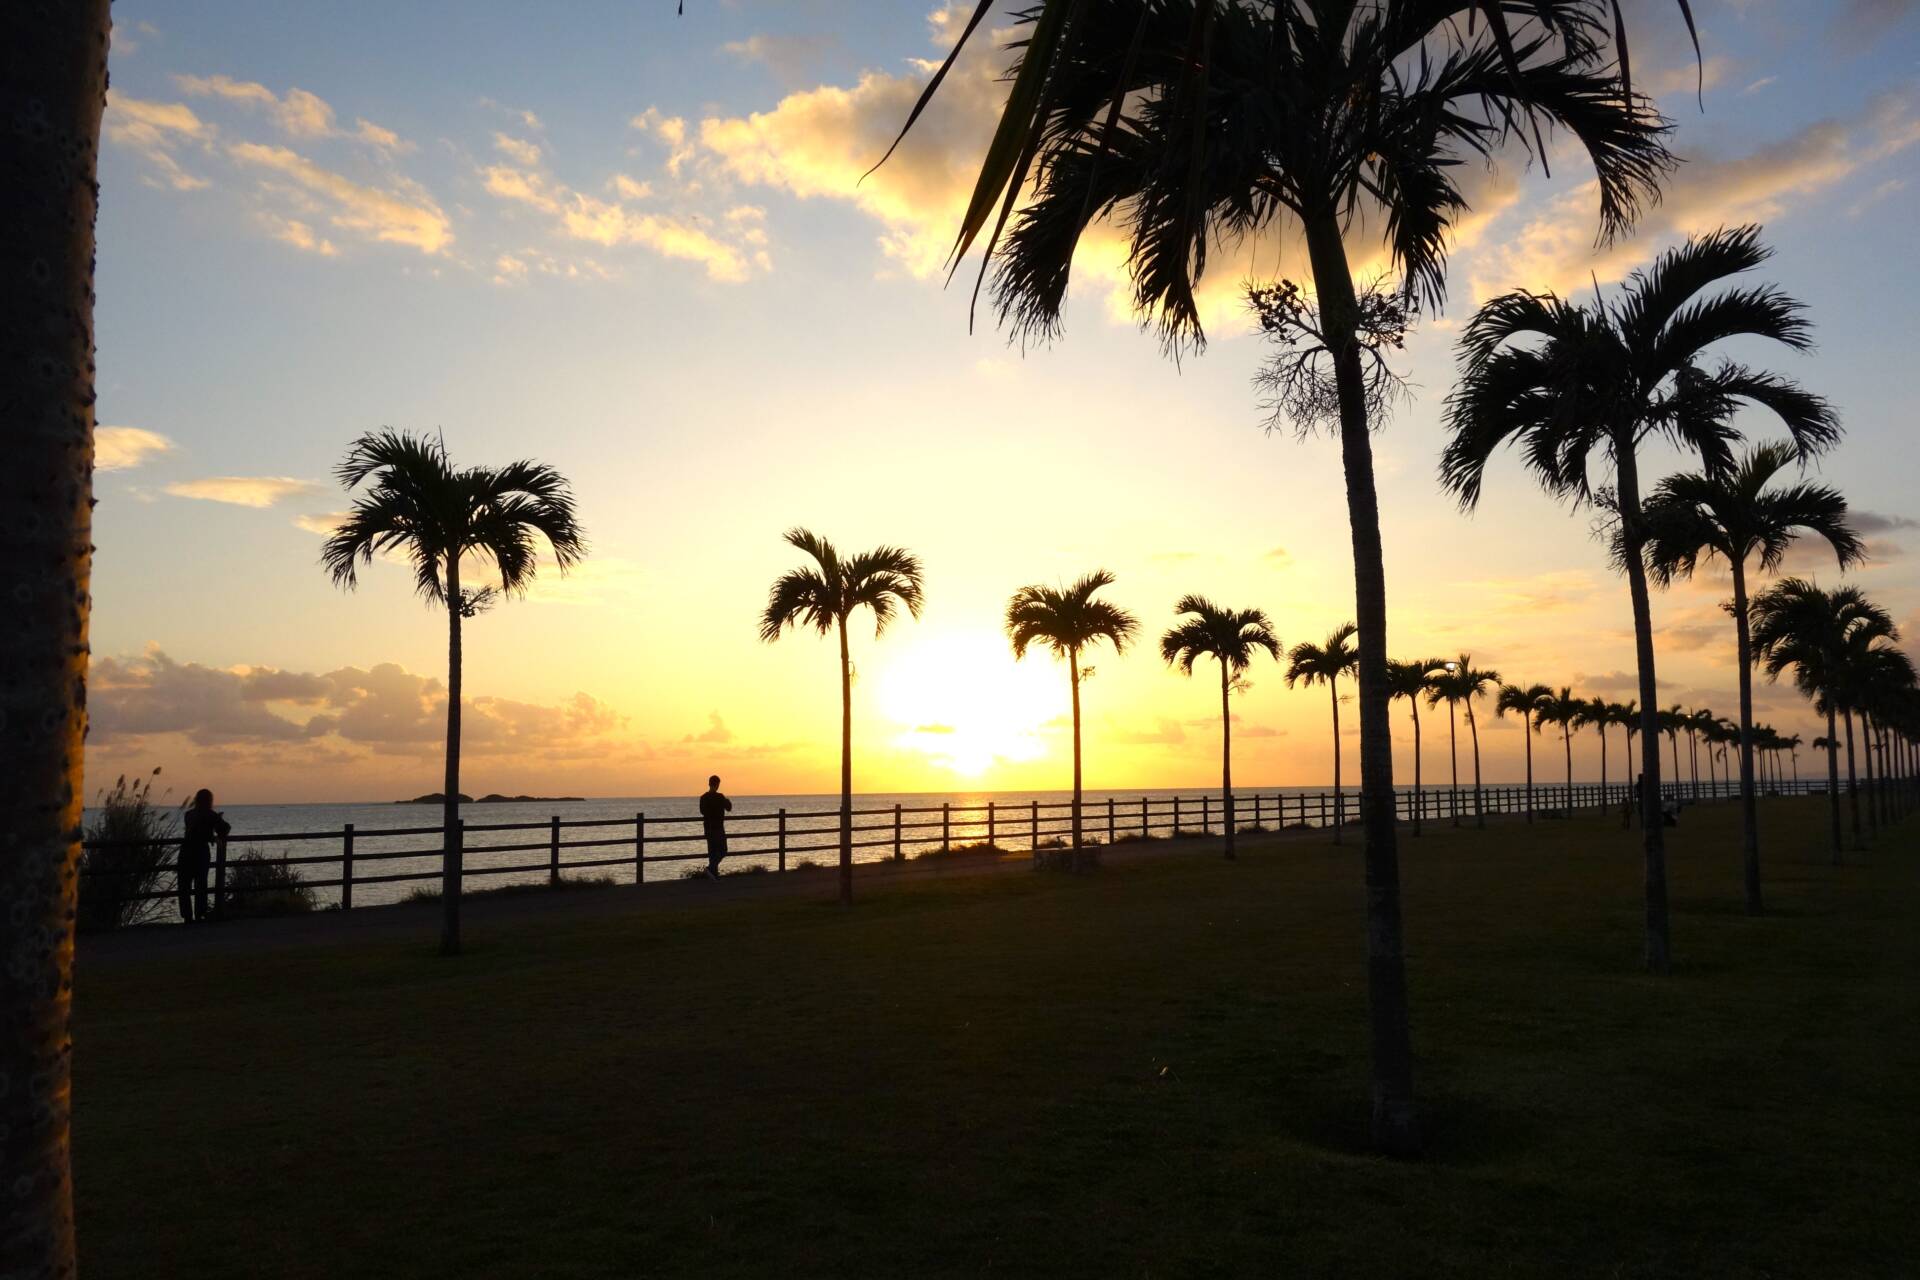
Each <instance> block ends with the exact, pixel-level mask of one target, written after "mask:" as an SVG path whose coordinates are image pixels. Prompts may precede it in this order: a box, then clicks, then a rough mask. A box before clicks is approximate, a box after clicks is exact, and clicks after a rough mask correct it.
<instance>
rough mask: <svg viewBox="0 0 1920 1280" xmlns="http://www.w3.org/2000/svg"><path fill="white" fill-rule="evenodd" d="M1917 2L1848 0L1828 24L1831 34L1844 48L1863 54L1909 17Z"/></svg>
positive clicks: (1908, 0)
mask: <svg viewBox="0 0 1920 1280" xmlns="http://www.w3.org/2000/svg"><path fill="white" fill-rule="evenodd" d="M1914 8H1915V0H1848V4H1847V7H1846V10H1845V11H1844V12H1843V13H1841V15H1840V17H1839V19H1838V20H1837V21H1835V22H1832V23H1830V24H1828V34H1829V37H1830V38H1831V39H1832V40H1833V42H1834V43H1835V44H1837V45H1839V46H1840V47H1841V48H1842V49H1845V50H1848V51H1850V52H1855V53H1860V52H1865V51H1867V50H1869V49H1872V48H1873V47H1874V45H1875V43H1876V42H1877V41H1878V40H1879V38H1880V37H1881V36H1882V35H1884V34H1886V33H1887V32H1888V31H1890V30H1892V29H1893V28H1894V27H1895V26H1897V25H1898V24H1899V23H1901V22H1902V21H1904V20H1905V19H1906V18H1907V17H1909V16H1910V15H1911V14H1912V13H1913V12H1914Z"/></svg>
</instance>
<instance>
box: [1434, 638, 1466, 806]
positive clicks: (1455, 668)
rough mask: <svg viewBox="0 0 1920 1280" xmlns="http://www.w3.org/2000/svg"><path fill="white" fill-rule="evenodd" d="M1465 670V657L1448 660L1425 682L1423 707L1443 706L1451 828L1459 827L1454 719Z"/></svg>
mask: <svg viewBox="0 0 1920 1280" xmlns="http://www.w3.org/2000/svg"><path fill="white" fill-rule="evenodd" d="M1466 669H1467V659H1466V655H1465V654H1462V655H1461V656H1460V657H1459V658H1458V659H1452V658H1449V659H1447V660H1446V661H1445V662H1442V663H1441V664H1440V670H1439V671H1437V672H1435V673H1434V674H1433V675H1432V676H1431V677H1430V678H1429V679H1428V680H1427V705H1428V706H1429V707H1437V706H1439V705H1440V704H1441V703H1442V702H1445V703H1446V704H1447V763H1448V767H1449V769H1450V770H1451V775H1452V776H1451V781H1450V783H1449V787H1450V789H1449V791H1448V793H1447V798H1448V804H1447V808H1448V811H1449V816H1450V817H1451V819H1452V821H1453V825H1454V826H1456V827H1457V826H1459V825H1460V747H1459V743H1458V741H1457V738H1456V730H1455V723H1454V722H1455V720H1456V719H1457V717H1458V713H1459V709H1460V698H1461V696H1462V687H1461V675H1462V674H1463V673H1464V672H1465V671H1466Z"/></svg>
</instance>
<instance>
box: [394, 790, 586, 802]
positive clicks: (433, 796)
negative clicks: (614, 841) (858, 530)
mask: <svg viewBox="0 0 1920 1280" xmlns="http://www.w3.org/2000/svg"><path fill="white" fill-rule="evenodd" d="M585 800H586V797H585V796H503V795H501V794H500V793H499V792H497V791H495V792H492V793H490V794H487V795H484V796H481V797H480V798H479V799H478V800H476V799H474V798H473V797H472V796H470V795H467V794H465V793H464V792H463V793H461V796H460V803H461V804H581V803H584V802H585ZM446 802H447V795H446V792H444V791H430V792H428V793H427V794H426V795H424V796H415V797H414V798H413V799H411V800H395V801H394V803H395V804H445V803H446Z"/></svg>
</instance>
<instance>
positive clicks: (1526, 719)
mask: <svg viewBox="0 0 1920 1280" xmlns="http://www.w3.org/2000/svg"><path fill="white" fill-rule="evenodd" d="M1520 741H1521V743H1522V744H1523V745H1524V746H1525V747H1526V748H1527V825H1529V826H1531V825H1533V713H1532V712H1531V711H1528V712H1524V713H1522V714H1521V716H1520Z"/></svg>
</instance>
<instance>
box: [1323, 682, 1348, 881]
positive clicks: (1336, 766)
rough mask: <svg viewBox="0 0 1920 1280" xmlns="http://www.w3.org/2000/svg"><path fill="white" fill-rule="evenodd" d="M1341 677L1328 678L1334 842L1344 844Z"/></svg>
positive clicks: (1345, 815) (1344, 806)
mask: <svg viewBox="0 0 1920 1280" xmlns="http://www.w3.org/2000/svg"><path fill="white" fill-rule="evenodd" d="M1339 685H1340V677H1339V676H1337V675H1335V676H1329V677H1327V693H1328V694H1329V695H1330V696H1331V697H1332V699H1333V842H1334V843H1335V844H1344V843H1345V838H1344V837H1343V835H1342V834H1341V833H1342V832H1344V831H1345V830H1346V826H1347V810H1346V803H1345V800H1344V798H1343V797H1342V796H1341V794H1340V687H1339Z"/></svg>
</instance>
